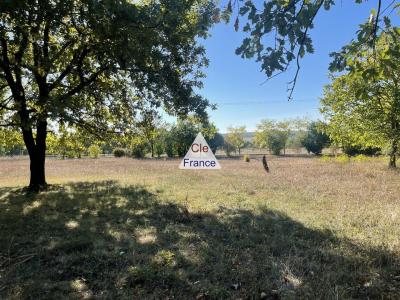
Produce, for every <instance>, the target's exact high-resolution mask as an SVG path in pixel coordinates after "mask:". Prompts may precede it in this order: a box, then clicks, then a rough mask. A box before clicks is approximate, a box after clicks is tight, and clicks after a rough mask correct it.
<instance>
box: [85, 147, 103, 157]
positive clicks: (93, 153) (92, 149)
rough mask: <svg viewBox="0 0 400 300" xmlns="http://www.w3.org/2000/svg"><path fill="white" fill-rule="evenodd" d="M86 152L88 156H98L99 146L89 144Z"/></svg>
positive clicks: (99, 152)
mask: <svg viewBox="0 0 400 300" xmlns="http://www.w3.org/2000/svg"><path fill="white" fill-rule="evenodd" d="M88 154H89V157H90V158H99V155H100V154H101V148H100V147H99V146H98V145H90V146H89V148H88Z"/></svg>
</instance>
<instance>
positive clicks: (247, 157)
mask: <svg viewBox="0 0 400 300" xmlns="http://www.w3.org/2000/svg"><path fill="white" fill-rule="evenodd" d="M243 160H244V161H245V162H250V157H249V156H248V155H247V154H245V155H244V156H243Z"/></svg>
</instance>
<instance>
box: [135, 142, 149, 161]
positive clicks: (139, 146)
mask: <svg viewBox="0 0 400 300" xmlns="http://www.w3.org/2000/svg"><path fill="white" fill-rule="evenodd" d="M147 148H148V144H147V143H146V142H145V141H144V140H143V139H141V138H135V139H134V140H133V141H132V146H131V155H132V156H133V157H135V158H143V157H145V155H146V153H147Z"/></svg>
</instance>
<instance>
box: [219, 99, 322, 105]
mask: <svg viewBox="0 0 400 300" xmlns="http://www.w3.org/2000/svg"><path fill="white" fill-rule="evenodd" d="M313 101H318V100H317V99H311V98H309V99H294V100H291V101H290V102H288V101H285V100H272V101H265V100H264V101H236V102H220V103H216V104H217V105H248V104H271V103H281V104H283V103H296V102H313Z"/></svg>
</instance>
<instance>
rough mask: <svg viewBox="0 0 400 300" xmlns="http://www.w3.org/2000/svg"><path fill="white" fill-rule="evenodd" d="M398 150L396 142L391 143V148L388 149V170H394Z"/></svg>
mask: <svg viewBox="0 0 400 300" xmlns="http://www.w3.org/2000/svg"><path fill="white" fill-rule="evenodd" d="M397 150H398V145H397V141H395V140H393V141H392V147H391V149H390V158H389V168H396V154H397Z"/></svg>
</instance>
